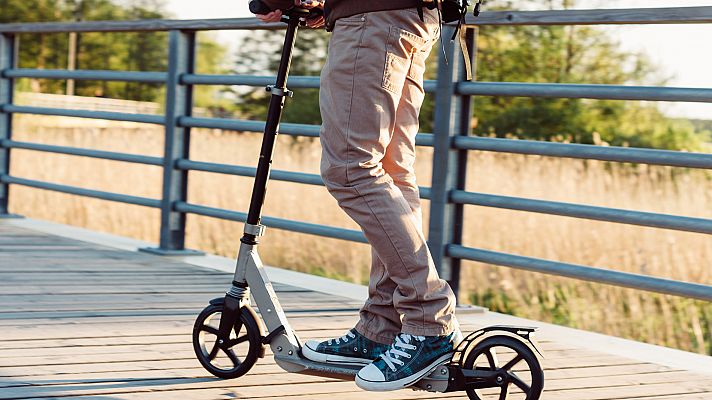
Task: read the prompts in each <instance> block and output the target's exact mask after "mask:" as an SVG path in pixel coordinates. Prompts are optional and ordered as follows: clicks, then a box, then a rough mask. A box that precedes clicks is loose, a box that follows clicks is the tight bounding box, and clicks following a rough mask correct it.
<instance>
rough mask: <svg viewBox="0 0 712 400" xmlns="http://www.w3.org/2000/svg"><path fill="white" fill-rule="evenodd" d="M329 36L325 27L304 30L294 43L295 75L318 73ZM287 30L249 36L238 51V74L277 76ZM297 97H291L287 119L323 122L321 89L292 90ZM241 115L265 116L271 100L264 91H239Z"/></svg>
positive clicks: (261, 32)
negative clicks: (324, 29) (320, 103)
mask: <svg viewBox="0 0 712 400" xmlns="http://www.w3.org/2000/svg"><path fill="white" fill-rule="evenodd" d="M328 40H329V35H328V34H327V33H326V32H324V31H323V30H315V29H302V30H300V31H299V35H298V39H297V42H296V44H295V46H294V55H293V59H292V65H291V70H290V75H291V76H318V75H319V73H320V72H321V68H322V66H323V65H324V62H325V61H326V48H327V44H328ZM283 41H284V31H255V32H254V33H253V34H251V35H249V36H246V37H245V38H244V39H243V41H242V43H241V45H240V50H239V51H238V54H237V60H238V62H237V65H236V67H235V69H234V70H233V72H234V73H237V74H250V75H275V74H276V71H277V66H278V65H279V61H280V56H281V48H282V43H283ZM292 90H294V91H295V95H294V99H289V100H287V103H288V105H287V107H285V109H284V116H283V121H285V122H294V123H302V124H321V115H320V113H319V92H318V90H316V89H296V90H295V89H292ZM234 93H235V96H236V97H237V99H238V100H237V101H238V104H239V110H240V112H239V113H240V115H241V116H242V117H244V118H250V119H264V118H265V116H266V114H267V105H268V103H269V99H268V95H267V93H266V92H265V91H264V90H260V89H258V90H247V91H246V90H240V91H235V92H234Z"/></svg>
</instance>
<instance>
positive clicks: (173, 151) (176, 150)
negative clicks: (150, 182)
mask: <svg viewBox="0 0 712 400" xmlns="http://www.w3.org/2000/svg"><path fill="white" fill-rule="evenodd" d="M195 47H196V43H195V32H193V31H177V30H173V31H170V33H169V40H168V77H167V80H166V114H165V115H166V120H165V148H164V160H163V197H162V199H161V239H160V245H159V247H158V248H147V249H141V250H142V251H146V252H149V253H154V254H159V255H191V254H203V253H201V252H198V251H194V250H188V249H186V248H185V220H186V215H185V213H183V212H179V211H176V210H175V204H176V202H181V201H182V202H185V201H187V197H188V171H184V170H178V169H177V168H176V162H177V160H179V159H181V158H185V159H188V158H189V151H190V128H185V127H181V126H179V124H178V122H179V120H180V118H181V117H183V116H190V115H191V112H192V109H193V87H192V86H191V85H183V84H182V83H181V76H182V75H183V74H186V73H193V72H194V71H195V51H196V48H195Z"/></svg>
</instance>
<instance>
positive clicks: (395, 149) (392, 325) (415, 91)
mask: <svg viewBox="0 0 712 400" xmlns="http://www.w3.org/2000/svg"><path fill="white" fill-rule="evenodd" d="M425 58H426V54H420V55H418V57H417V59H413V61H412V63H411V67H410V70H409V73H408V76H407V78H406V80H405V84H404V85H403V91H402V92H401V98H400V102H399V103H398V109H397V111H396V123H395V125H394V130H393V135H392V137H391V142H390V143H389V144H388V147H387V148H386V153H385V154H384V156H383V159H382V160H381V164H382V165H383V169H384V170H385V172H386V173H387V174H388V175H390V177H391V178H392V179H393V183H394V184H395V185H396V186H397V187H398V189H399V190H400V191H401V193H402V194H403V197H404V198H405V199H406V201H407V202H408V205H409V206H410V210H411V212H412V213H413V215H414V216H415V217H416V218H417V221H418V225H419V226H422V218H423V217H422V210H421V206H420V192H419V190H418V184H417V182H416V177H415V135H416V134H417V133H418V127H419V123H418V115H419V113H420V107H421V106H422V104H423V100H424V98H425V90H423V71H424V69H425ZM371 259H372V262H371V274H370V279H369V286H368V294H369V298H368V301H366V304H364V306H363V307H362V308H361V312H360V315H361V319H360V321H359V324H358V325H356V330H358V331H359V332H361V333H362V334H364V335H367V336H368V337H369V338H370V339H372V340H377V341H379V342H381V343H393V340H394V338H395V336H396V335H397V334H399V333H400V332H401V328H402V324H401V320H400V314H399V313H398V311H397V310H396V309H395V306H394V304H393V294H394V293H395V290H396V288H397V285H396V283H395V282H393V280H392V279H391V278H390V276H388V273H387V272H386V269H385V266H384V264H383V262H382V261H381V259H380V258H378V254H376V251H375V250H373V249H372V251H371ZM374 327H376V329H373V328H374ZM376 330H377V332H374V331H376Z"/></svg>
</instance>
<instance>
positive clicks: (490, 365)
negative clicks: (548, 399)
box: [462, 335, 544, 400]
mask: <svg viewBox="0 0 712 400" xmlns="http://www.w3.org/2000/svg"><path fill="white" fill-rule="evenodd" d="M462 367H463V368H464V369H479V370H488V371H498V372H499V373H501V376H502V378H501V382H500V381H499V378H498V384H499V385H500V386H497V387H492V388H487V389H472V388H470V389H465V391H466V392H467V397H469V398H470V399H473V400H482V399H485V398H488V399H489V398H498V399H499V400H538V399H539V397H540V396H541V392H542V391H543V390H544V371H543V370H542V368H541V365H540V364H539V360H538V359H537V357H536V355H535V354H534V352H533V351H532V350H531V349H530V348H529V346H527V345H526V344H524V343H523V342H522V341H520V340H517V339H515V338H512V337H510V336H504V335H498V336H492V337H489V338H487V339H485V340H483V341H481V342H479V343H477V344H476V345H475V346H474V347H473V348H472V350H470V351H468V353H467V357H466V359H465V362H464V363H463V365H462ZM487 396H493V397H487ZM496 396H498V397H496Z"/></svg>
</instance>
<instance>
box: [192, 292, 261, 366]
mask: <svg viewBox="0 0 712 400" xmlns="http://www.w3.org/2000/svg"><path fill="white" fill-rule="evenodd" d="M222 310H223V305H222V304H211V305H209V306H207V307H206V308H204V309H203V311H202V312H201V313H200V314H199V315H198V317H197V318H196V320H195V325H194V326H193V350H194V351H195V355H196V357H198V361H200V364H201V365H202V366H203V368H205V369H206V370H207V371H208V372H210V373H211V374H213V375H215V376H216V377H218V378H222V379H235V378H239V377H241V376H242V375H245V374H246V373H247V372H248V371H249V370H250V369H251V368H252V367H253V366H254V365H255V363H256V362H257V359H258V358H259V356H260V354H261V351H262V331H261V329H260V325H259V322H258V320H257V314H256V313H255V311H254V310H253V309H252V307H250V306H243V307H242V308H241V309H240V318H239V320H238V321H236V322H235V326H234V328H233V329H234V331H235V334H236V335H238V338H237V339H240V338H243V339H241V340H242V341H241V342H240V343H244V342H245V341H246V342H247V343H249V349H248V351H247V354H246V356H245V357H244V358H243V359H242V360H240V358H239V357H238V356H237V355H236V354H235V353H234V352H233V354H232V355H233V356H234V357H231V356H230V354H229V353H228V352H229V351H231V350H232V347H233V346H230V347H229V348H228V349H222V348H220V349H218V350H217V351H218V352H222V353H223V354H224V355H226V356H228V359H230V361H231V362H232V363H233V367H232V368H224V367H221V366H217V365H213V363H212V360H211V359H210V354H206V353H208V351H206V346H205V345H206V343H204V342H203V340H202V339H201V333H202V332H208V333H209V334H211V335H215V332H216V331H215V330H214V329H211V330H213V332H210V331H209V330H208V328H210V327H206V325H205V321H206V320H208V319H209V318H210V317H212V316H214V315H215V314H218V313H220V314H222ZM243 327H244V328H245V330H246V332H244V333H242V334H241V333H240V332H241V331H243ZM215 339H216V340H217V336H215ZM235 345H237V344H235ZM211 350H212V349H211ZM236 361H237V362H236Z"/></svg>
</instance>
